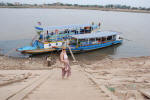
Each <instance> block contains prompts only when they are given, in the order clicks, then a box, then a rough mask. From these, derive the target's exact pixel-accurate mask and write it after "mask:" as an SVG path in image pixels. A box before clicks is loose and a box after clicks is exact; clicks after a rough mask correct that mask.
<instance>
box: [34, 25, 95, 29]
mask: <svg viewBox="0 0 150 100" xmlns="http://www.w3.org/2000/svg"><path fill="white" fill-rule="evenodd" d="M88 26H97V25H92V24H81V25H75V24H72V25H62V26H48V27H43V28H42V27H35V29H37V30H41V31H44V30H60V29H77V28H81V27H88Z"/></svg>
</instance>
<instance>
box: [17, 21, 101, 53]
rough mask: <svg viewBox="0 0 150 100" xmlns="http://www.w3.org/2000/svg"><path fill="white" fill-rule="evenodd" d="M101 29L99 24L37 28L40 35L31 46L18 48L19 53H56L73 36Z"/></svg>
mask: <svg viewBox="0 0 150 100" xmlns="http://www.w3.org/2000/svg"><path fill="white" fill-rule="evenodd" d="M99 28H100V25H99V24H97V25H96V24H94V23H92V24H84V25H63V26H48V27H42V26H36V27H35V29H36V31H37V33H38V35H36V37H34V38H33V39H32V42H31V45H30V46H24V47H21V48H18V49H17V51H18V52H21V53H25V54H39V53H45V52H52V51H56V50H57V49H55V48H61V47H62V46H63V45H66V40H68V39H71V36H72V35H74V36H75V35H79V34H91V33H92V32H95V31H97V30H98V29H99Z"/></svg>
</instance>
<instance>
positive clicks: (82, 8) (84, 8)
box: [0, 6, 150, 13]
mask: <svg viewBox="0 0 150 100" xmlns="http://www.w3.org/2000/svg"><path fill="white" fill-rule="evenodd" d="M0 8H18V9H19V8H42V9H44V8H47V9H80V10H100V11H115V12H134V13H150V11H147V10H133V9H118V8H98V7H75V6H0Z"/></svg>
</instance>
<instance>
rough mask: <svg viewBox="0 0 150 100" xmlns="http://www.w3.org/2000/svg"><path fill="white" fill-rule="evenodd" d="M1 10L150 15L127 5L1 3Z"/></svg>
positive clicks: (149, 10)
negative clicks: (77, 11) (42, 9)
mask: <svg viewBox="0 0 150 100" xmlns="http://www.w3.org/2000/svg"><path fill="white" fill-rule="evenodd" d="M0 8H56V9H57V8H58V9H61V8H62V9H91V10H104V11H123V12H145V13H149V12H150V8H146V7H131V6H127V5H113V4H109V5H79V4H63V3H60V2H57V3H52V4H20V3H3V2H0Z"/></svg>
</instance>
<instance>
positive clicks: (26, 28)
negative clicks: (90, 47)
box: [0, 8, 150, 61]
mask: <svg viewBox="0 0 150 100" xmlns="http://www.w3.org/2000/svg"><path fill="white" fill-rule="evenodd" d="M0 14H1V15H0V48H1V49H2V50H1V51H0V52H1V53H3V54H7V53H8V52H10V50H12V49H13V50H12V51H13V52H10V53H9V56H15V57H26V56H28V55H22V54H20V53H18V52H16V51H15V49H16V48H18V47H21V46H26V45H29V44H30V41H31V39H32V37H34V36H35V35H36V32H35V29H34V26H35V25H36V24H37V22H38V21H40V22H41V23H42V25H43V26H51V25H69V24H88V23H91V22H95V23H96V22H97V23H98V22H99V21H100V22H101V23H102V26H101V30H113V31H119V32H122V33H123V34H122V37H124V38H125V40H124V42H123V44H121V45H115V46H110V47H107V48H103V49H99V50H95V51H92V52H86V53H81V54H76V55H75V56H76V58H77V59H78V60H81V61H85V60H86V61H94V60H99V59H103V58H106V57H114V58H120V57H135V56H150V46H149V43H150V39H149V37H150V33H149V31H150V28H149V26H150V14H146V13H130V12H112V11H98V10H72V9H30V8H29V9H13V8H1V9H0ZM48 55H49V54H48ZM43 56H45V54H44V55H43ZM36 57H37V56H36ZM39 57H41V55H40V56H39Z"/></svg>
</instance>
